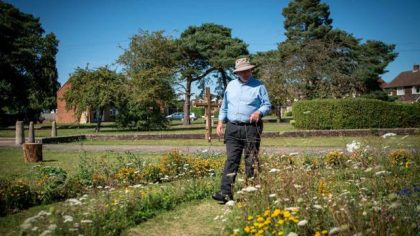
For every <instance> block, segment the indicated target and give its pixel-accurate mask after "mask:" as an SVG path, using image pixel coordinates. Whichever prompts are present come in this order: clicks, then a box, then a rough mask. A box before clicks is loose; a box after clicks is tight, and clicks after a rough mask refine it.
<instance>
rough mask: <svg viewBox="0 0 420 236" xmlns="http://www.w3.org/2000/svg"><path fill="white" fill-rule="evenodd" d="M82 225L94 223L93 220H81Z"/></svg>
mask: <svg viewBox="0 0 420 236" xmlns="http://www.w3.org/2000/svg"><path fill="white" fill-rule="evenodd" d="M80 223H82V224H92V223H93V221H91V220H81V221H80Z"/></svg>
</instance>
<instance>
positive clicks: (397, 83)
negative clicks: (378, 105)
mask: <svg viewBox="0 0 420 236" xmlns="http://www.w3.org/2000/svg"><path fill="white" fill-rule="evenodd" d="M417 85H420V71H416V72H413V71H404V72H401V73H400V74H399V75H398V76H397V77H395V79H394V80H393V81H391V82H390V83H389V84H386V85H384V88H397V87H407V86H417Z"/></svg>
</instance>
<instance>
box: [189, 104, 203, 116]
mask: <svg viewBox="0 0 420 236" xmlns="http://www.w3.org/2000/svg"><path fill="white" fill-rule="evenodd" d="M191 112H194V113H195V116H196V117H197V118H200V117H202V116H204V115H205V114H204V112H205V109H204V107H192V108H191Z"/></svg>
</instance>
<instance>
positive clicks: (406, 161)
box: [388, 149, 413, 167]
mask: <svg viewBox="0 0 420 236" xmlns="http://www.w3.org/2000/svg"><path fill="white" fill-rule="evenodd" d="M388 158H389V161H390V162H391V164H392V165H394V166H404V167H408V166H409V165H410V164H411V162H412V161H413V155H412V154H411V152H409V151H407V150H404V149H398V150H394V151H391V152H390V153H389V155H388Z"/></svg>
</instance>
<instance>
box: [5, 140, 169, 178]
mask: <svg viewBox="0 0 420 236" xmlns="http://www.w3.org/2000/svg"><path fill="white" fill-rule="evenodd" d="M119 154H122V155H123V153H111V152H89V153H85V155H89V156H94V157H100V156H103V155H107V157H109V158H110V161H115V160H116V156H117V155H119ZM82 155H84V153H82V152H57V151H49V150H43V159H44V161H43V162H42V163H25V162H24V160H23V153H22V150H21V149H16V148H5V147H0V177H1V178H4V177H5V178H15V177H16V178H30V176H31V171H32V167H34V166H36V165H40V164H41V165H49V166H59V167H61V168H63V169H64V170H65V171H66V172H67V173H69V175H74V174H76V173H77V169H78V165H79V160H80V158H81V157H82ZM135 155H141V156H142V158H144V159H145V160H157V159H159V158H160V157H161V156H162V155H161V154H144V153H143V154H135Z"/></svg>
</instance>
